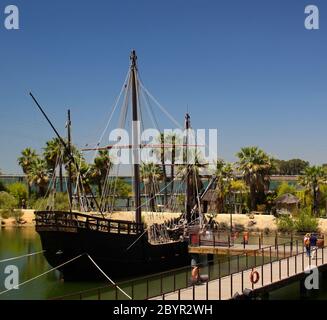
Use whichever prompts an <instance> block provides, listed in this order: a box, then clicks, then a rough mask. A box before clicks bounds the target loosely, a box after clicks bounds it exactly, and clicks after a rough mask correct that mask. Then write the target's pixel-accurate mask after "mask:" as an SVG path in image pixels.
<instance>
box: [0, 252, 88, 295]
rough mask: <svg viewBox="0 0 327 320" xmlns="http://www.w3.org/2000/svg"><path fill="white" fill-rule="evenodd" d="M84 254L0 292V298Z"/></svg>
mask: <svg viewBox="0 0 327 320" xmlns="http://www.w3.org/2000/svg"><path fill="white" fill-rule="evenodd" d="M84 254H85V253H82V254H80V255H78V256H77V257H75V258H73V259H70V260H69V261H67V262H64V263H62V264H60V265H59V266H57V267H54V268H52V269H50V270H48V271H46V272H43V273H41V274H39V275H38V276H36V277H34V278H31V279H28V280H26V281H24V282H22V283H19V284H18V285H16V286H13V287H12V288H10V289H7V290H5V291H2V292H0V296H1V295H2V294H4V293H6V292H8V291H11V290H13V289H19V287H21V286H23V285H25V284H27V283H29V282H32V281H33V280H36V279H38V278H40V277H42V276H44V275H46V274H48V273H50V272H52V271H54V270H56V269H58V268H60V267H62V266H64V265H66V264H68V263H70V262H72V261H74V260H76V259H78V258H80V257H81V256H83V255H84Z"/></svg>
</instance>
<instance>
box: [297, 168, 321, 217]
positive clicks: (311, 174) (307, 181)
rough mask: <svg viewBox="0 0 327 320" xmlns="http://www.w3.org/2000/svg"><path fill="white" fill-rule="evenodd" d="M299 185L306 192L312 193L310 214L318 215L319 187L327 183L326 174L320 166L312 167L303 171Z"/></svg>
mask: <svg viewBox="0 0 327 320" xmlns="http://www.w3.org/2000/svg"><path fill="white" fill-rule="evenodd" d="M299 183H300V185H302V186H303V187H305V189H306V190H307V191H308V192H310V193H311V192H312V197H313V206H312V212H313V213H314V214H315V215H316V216H317V215H318V205H319V200H318V198H319V193H320V186H321V185H322V184H326V183H327V174H326V172H325V170H324V168H323V167H322V166H312V167H308V168H306V169H305V170H304V174H303V175H302V176H301V177H299Z"/></svg>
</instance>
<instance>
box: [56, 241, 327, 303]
mask: <svg viewBox="0 0 327 320" xmlns="http://www.w3.org/2000/svg"><path fill="white" fill-rule="evenodd" d="M319 250H321V249H319ZM304 255H305V252H304V248H303V246H302V241H299V240H296V241H290V242H287V243H283V244H274V245H271V246H267V247H262V248H260V249H254V250H250V251H247V252H246V253H244V254H237V255H229V256H228V257H226V258H225V259H220V260H218V261H209V262H208V264H207V265H206V266H204V267H202V268H201V274H202V275H203V274H207V275H208V279H209V281H210V283H211V282H213V281H217V297H216V298H217V299H226V294H223V288H222V283H223V279H224V278H226V277H227V276H230V278H229V283H230V285H229V287H230V297H229V298H231V297H232V296H233V292H234V291H235V290H234V289H235V283H234V282H235V275H236V274H239V275H240V277H241V278H242V281H241V282H242V285H241V286H240V288H239V290H241V289H242V291H243V289H244V288H245V287H246V285H247V287H248V285H249V284H250V283H249V281H247V280H249V279H248V278H249V270H252V269H254V268H259V269H260V270H261V269H262V268H263V267H264V266H265V267H266V265H267V264H270V265H271V264H273V263H276V262H277V263H278V261H281V260H284V259H286V260H285V261H287V264H286V268H285V270H289V263H290V258H291V257H294V256H300V257H301V256H302V257H303V259H304ZM322 255H323V253H322ZM296 259H299V258H298V257H297V258H296ZM280 266H281V264H280ZM287 266H288V267H287ZM297 267H298V266H297ZM302 268H304V264H303V265H302ZM260 270H259V271H260ZM266 277H267V275H266V273H265V274H264V275H263V277H260V278H261V280H260V281H261V282H262V283H264V281H265V280H266V279H265V278H266ZM190 280H191V268H190V267H189V266H188V267H183V268H179V269H175V270H171V271H169V272H163V273H160V274H156V275H153V276H147V277H143V278H138V279H135V280H133V281H124V282H120V283H118V285H119V286H120V287H121V288H122V289H123V290H124V291H125V292H126V293H128V294H129V295H130V296H131V297H132V299H135V300H145V299H151V298H155V297H157V298H158V297H160V298H161V299H165V298H166V297H167V296H168V295H170V294H173V293H174V294H176V299H180V298H181V294H182V293H183V291H185V290H188V289H190V288H191V289H192V290H193V291H194V295H195V292H196V290H197V287H199V286H195V285H193V286H192V285H191V281H190ZM238 282H240V280H238ZM210 285H211V284H210ZM224 286H225V285H224ZM200 287H202V288H205V292H208V294H209V282H207V283H205V284H204V285H203V286H200ZM251 287H252V286H251ZM248 288H249V287H248ZM208 294H204V295H203V298H204V299H205V298H207V297H208ZM189 298H192V299H195V296H193V295H192V296H191V297H189ZM55 299H59V300H64V299H79V300H83V299H97V300H102V299H106V300H126V297H125V296H123V295H122V294H121V293H120V292H119V290H117V288H115V287H114V286H104V287H100V288H95V289H91V290H87V291H81V292H77V293H73V294H69V295H66V296H62V297H57V298H55Z"/></svg>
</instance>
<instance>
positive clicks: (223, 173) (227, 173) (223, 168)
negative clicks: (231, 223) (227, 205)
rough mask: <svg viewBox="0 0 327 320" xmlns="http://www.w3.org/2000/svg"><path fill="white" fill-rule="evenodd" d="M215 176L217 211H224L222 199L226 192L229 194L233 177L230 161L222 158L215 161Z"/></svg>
mask: <svg viewBox="0 0 327 320" xmlns="http://www.w3.org/2000/svg"><path fill="white" fill-rule="evenodd" d="M215 176H216V177H217V186H216V191H217V195H218V197H217V198H218V199H217V211H218V212H223V211H224V200H225V197H226V194H228V195H229V200H230V194H231V186H232V181H233V179H234V173H233V167H232V165H231V164H230V163H225V161H224V160H220V159H219V160H217V161H216V170H215Z"/></svg>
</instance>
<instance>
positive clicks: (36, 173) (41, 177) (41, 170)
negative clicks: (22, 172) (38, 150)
mask: <svg viewBox="0 0 327 320" xmlns="http://www.w3.org/2000/svg"><path fill="white" fill-rule="evenodd" d="M27 178H28V182H29V184H30V185H33V184H34V185H35V186H36V187H37V188H38V191H39V195H40V196H44V195H45V193H46V189H47V186H48V183H49V173H48V168H47V164H46V162H45V160H44V159H41V158H37V159H36V160H35V161H34V162H33V163H32V165H31V167H30V169H29V171H28V174H27Z"/></svg>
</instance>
